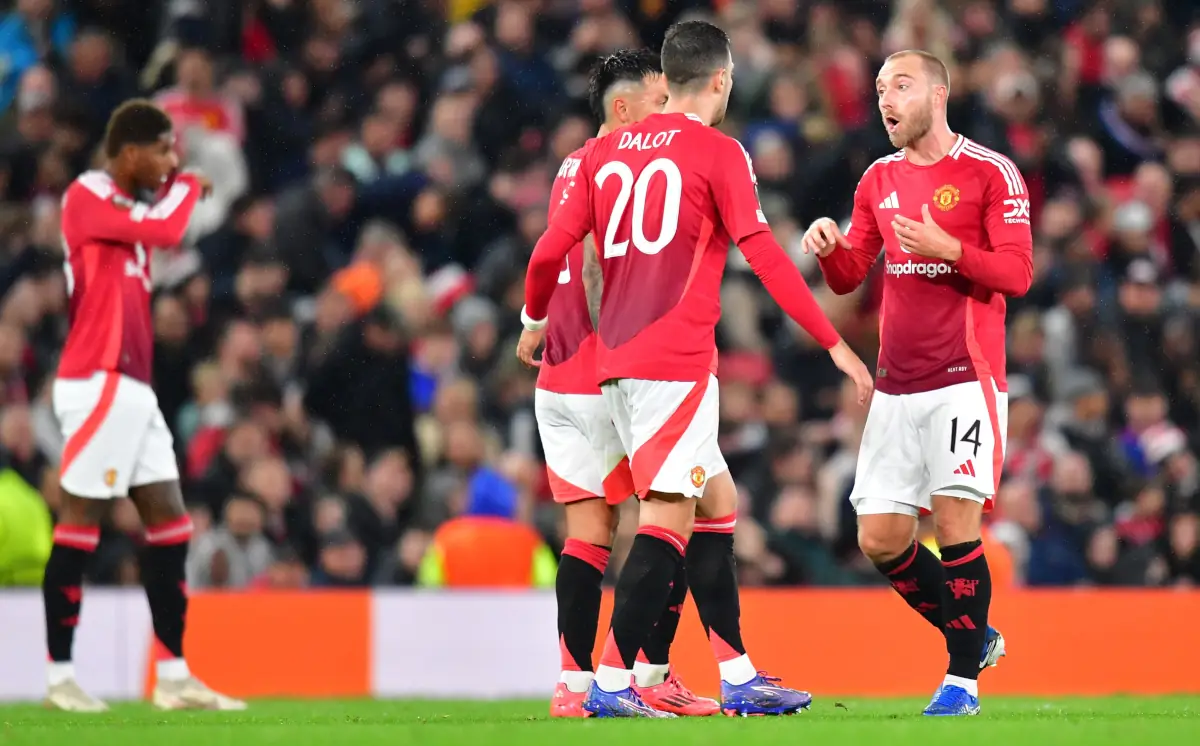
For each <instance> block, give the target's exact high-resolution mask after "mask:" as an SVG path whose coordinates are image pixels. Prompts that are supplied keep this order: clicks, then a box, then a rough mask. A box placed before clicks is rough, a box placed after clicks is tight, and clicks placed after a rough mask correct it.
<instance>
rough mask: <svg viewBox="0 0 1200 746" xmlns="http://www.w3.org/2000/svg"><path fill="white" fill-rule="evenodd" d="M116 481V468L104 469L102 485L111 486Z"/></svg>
mask: <svg viewBox="0 0 1200 746" xmlns="http://www.w3.org/2000/svg"><path fill="white" fill-rule="evenodd" d="M116 483H117V470H116V469H106V470H105V472H104V486H105V487H112V486H113V485H115V484H116Z"/></svg>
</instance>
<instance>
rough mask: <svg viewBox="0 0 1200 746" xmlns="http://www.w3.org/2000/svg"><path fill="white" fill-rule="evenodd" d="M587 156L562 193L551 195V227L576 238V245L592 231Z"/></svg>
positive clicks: (590, 177)
mask: <svg viewBox="0 0 1200 746" xmlns="http://www.w3.org/2000/svg"><path fill="white" fill-rule="evenodd" d="M589 166H590V164H589V163H588V158H587V156H586V155H585V156H584V159H583V162H582V163H580V164H579V169H578V170H577V171H576V172H575V175H574V176H572V177H571V180H570V181H568V182H567V185H566V186H565V187H563V189H562V191H560V192H558V193H557V194H554V195H551V201H550V207H549V217H550V225H553V226H557V227H558V228H559V229H561V230H563V231H565V232H567V233H569V234H571V235H572V236H575V243H579V242H580V241H582V240H583V237H584V236H586V235H587V234H588V233H590V232H591V230H592V205H591V202H592V176H591V169H590V168H589Z"/></svg>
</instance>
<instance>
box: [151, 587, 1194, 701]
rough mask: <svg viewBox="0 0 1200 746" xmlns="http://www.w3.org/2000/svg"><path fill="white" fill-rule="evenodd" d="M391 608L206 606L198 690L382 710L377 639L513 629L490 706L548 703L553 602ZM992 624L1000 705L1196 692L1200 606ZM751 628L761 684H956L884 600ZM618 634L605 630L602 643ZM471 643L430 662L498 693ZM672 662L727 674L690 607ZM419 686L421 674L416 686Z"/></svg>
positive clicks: (1023, 614)
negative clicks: (525, 656)
mask: <svg viewBox="0 0 1200 746" xmlns="http://www.w3.org/2000/svg"><path fill="white" fill-rule="evenodd" d="M381 595H382V594H381ZM393 595H398V596H401V599H400V600H401V603H400V605H399V606H398V607H396V608H400V609H402V611H400V612H392V611H389V612H387V613H385V614H382V615H381V614H380V613H376V612H375V611H374V610H373V605H374V604H376V603H378V597H377V596H375V595H373V594H372V593H371V592H356V591H345V592H307V593H247V594H224V595H216V594H201V595H197V596H196V597H194V598H193V599H192V602H191V609H190V612H189V620H188V632H187V637H186V649H187V656H188V659H189V661H190V663H191V666H192V668H193V670H194V671H195V672H196V673H197V674H198V675H199V676H201V677H202V678H204V679H205V680H206V681H208V682H209V683H211V684H213V685H214V686H218V687H220V688H222V689H223V690H225V691H228V692H230V693H231V694H235V695H237V696H249V697H254V696H276V697H278V696H297V697H335V696H336V697H354V696H372V695H378V694H380V692H379V691H377V690H376V686H375V684H374V683H373V682H376V681H378V680H379V679H380V677H379V676H377V675H376V674H377V673H378V672H377V670H376V669H380V670H382V669H390V670H391V671H393V672H394V671H396V670H400V669H401V667H402V666H404V665H406V661H395V660H389V659H388V658H389V657H394V656H389V655H388V654H387V653H386V651H387V649H388V646H387V645H382V646H380V645H376V644H374V643H373V639H374V638H376V637H378V636H381V635H385V636H391V637H393V638H395V637H397V636H408V638H407V639H413V638H414V637H415V638H416V639H417V641H418V642H420V640H421V639H424V636H425V635H426V633H425V632H423V631H422V630H423V629H428V628H430V627H433V626H437V627H441V628H443V629H445V628H446V627H447V625H450V624H455V625H458V626H455V627H454V629H458V628H459V627H460V626H462V625H464V624H466V625H468V626H466V627H463V629H465V630H467V631H465V632H464V635H469V634H470V632H469V630H470V629H472V627H470V626H469V625H476V626H475V627H474V629H480V628H481V627H480V625H505V626H506V628H511V631H510V632H506V633H505V635H506V636H507V637H506V639H511V640H512V647H513V648H514V649H523V650H529V651H532V652H531V654H530V656H529V657H530V660H531V664H530V666H531V670H529V671H522V672H514V671H513V670H512V668H511V666H506V667H504V668H505V670H497V671H496V672H495V679H496V681H497V682H498V683H497V688H495V689H494V690H491V691H494V692H495V694H493V695H492V696H504V695H506V693H507V691H508V690H506V689H505V688H504V687H505V682H506V681H509V680H511V679H513V678H514V674H515V673H516V674H519V675H518V676H516V678H523V679H524V680H525V685H524V688H523V689H521V690H520V691H516V692H514V693H513V696H529V682H530V680H532V681H533V685H534V687H536V686H537V684H539V683H540V682H541V680H542V678H545V679H546V691H547V692H548V691H550V690H551V689H552V687H553V676H554V672H553V666H554V665H556V660H557V649H558V645H557V641H556V640H555V639H554V638H553V624H554V623H553V618H554V617H553V615H554V609H555V606H554V596H553V594H552V593H533V592H531V593H530V594H527V595H525V594H511V593H510V594H497V595H496V596H495V603H496V604H497V609H498V611H497V614H496V616H495V617H493V618H484V619H480V618H478V616H479V615H478V614H474V615H472V619H470V620H467V621H465V622H464V620H463V619H462V618H461V616H460V615H456V613H455V611H454V609H455V602H454V599H455V596H454V594H452V593H451V594H422V593H405V592H398V593H396V594H393ZM514 596H520V597H521V599H522V600H523V602H528V603H523V604H522V605H521V606H520V609H521V610H522V611H521V613H522V614H525V615H526V616H532V617H536V619H532V620H531V619H529V618H509V617H510V616H512V615H514V614H515V613H513V614H510V613H508V612H504V611H503V609H504V608H511V607H505V606H504V605H505V604H512V603H513V600H512V599H513V598H514ZM475 599H476V601H477V602H478V596H476V597H475ZM488 603H489V604H490V603H492V602H491V601H488ZM381 608H382V607H381ZM388 608H389V609H390V608H392V607H388ZM409 609H411V611H409ZM610 609H611V594H610V595H609V596H607V597H606V599H605V606H604V610H603V612H602V614H603V617H602V619H603V620H604V621H605V622H606V621H607V618H608V614H609V612H610ZM993 612H994V613H993V620H992V621H993V623H994V624H995V625H996V626H997V627H999V628H1000V629H1001V630H1002V631H1003V633H1004V635H1005V637H1006V639H1007V642H1008V649H1009V656H1008V658H1006V659H1004V661H1003V662H1002V663H1001V665H1000V666H999V667H998V668H996V669H993V670H990V671H988V672H987V673H986V674H985V675H984V678H983V686H984V688H985V690H986V691H987V693H989V694H1023V695H1047V696H1055V695H1088V694H1095V695H1101V694H1117V693H1130V694H1165V693H1180V692H1200V675H1197V674H1196V671H1198V670H1200V634H1198V633H1197V632H1196V629H1197V623H1198V622H1200V593H1197V592H1190V591H1189V592H1174V591H1144V590H1130V591H1095V590H1062V591H1030V590H1014V591H1007V592H1003V593H1000V594H997V597H996V599H995V603H994V605H993ZM393 616H395V617H397V618H392V617H393ZM542 617H545V618H542ZM534 621H536V622H538V623H537V624H535V623H533V622H534ZM742 625H743V629H744V638H745V642H746V645H747V649H748V652H749V653H750V656H751V658H752V660H753V661H754V663H755V664H756V665H757V666H758V667H759V668H762V669H765V670H768V671H770V672H771V673H772V674H773V675H776V676H782V677H783V678H784V680H785V682H786V683H788V684H790V685H793V686H797V687H801V688H804V689H808V690H810V691H813V692H814V693H819V694H821V695H825V696H916V695H922V696H924V695H928V694H929V692H930V691H932V688H933V687H934V686H935V685H936V684H937V682H938V681H939V680H940V677H941V676H942V674H943V673H944V671H945V665H944V664H945V651H944V647H943V642H942V639H941V637H940V635H938V634H937V632H936V631H935V630H933V629H931V628H930V627H929V625H928V624H926V623H925V622H924V621H923V620H922V619H921V618H920V617H918V616H917V615H916V614H914V613H913V612H912V611H910V610H909V609H908V607H907V606H905V605H904V603H903V602H902V601H901V600H900V599H899V598H898V597H896V596H895V595H894V594H893V593H892V592H891V591H890V590H886V589H879V590H853V589H847V590H770V589H749V590H746V591H744V592H743V594H742ZM606 628H607V624H606V623H602V624H601V630H600V635H601V638H602V637H603V635H604V634H605V632H606ZM522 636H528V637H529V638H530V639H524V638H523V637H522ZM543 638H548V639H543ZM469 642H470V641H464V643H465V647H464V648H450V649H446V650H445V651H444V653H443V652H442V651H431V654H432V659H433V660H435V661H443V663H440V664H439V666H443V665H444V666H446V667H449V668H454V667H459V668H463V669H464V670H468V669H469V670H470V671H472V672H473V675H474V676H475V677H476V678H478V677H480V676H484V677H490V676H491V673H489V672H488V671H487V667H488V660H487V658H488V654H487V651H479V652H476V653H474V654H472V655H471V656H469V657H470V659H469V660H463V661H461V663H460V662H459V661H458V660H457V659H456V657H455V656H456V653H459V652H461V651H462V650H463V649H466V647H469ZM602 642H603V640H602V639H600V640H598V642H597V646H596V655H597V656H598V655H599V650H600V647H601V644H602ZM381 651H383V652H381ZM533 653H536V655H535V654H533ZM672 658H673V662H674V664H675V666H676V667H677V669H678V671H679V672H680V673H681V674H682V675H683V676H684V678H685V679H686V680H687V681H688V683H689V684H690V685H691V686H693V687H694V688H695V689H696V690H697V691H698V692H704V693H708V694H712V693H715V692H716V690H717V668H716V664H715V662H714V660H713V655H712V652H711V650H710V648H709V646H708V643H707V641H706V639H705V638H704V634H703V631H702V629H701V627H700V623H699V620H698V618H697V617H696V613H695V607H694V605H692V604H691V602H690V601H689V603H688V605H687V607H686V609H685V612H684V619H683V621H682V623H681V624H680V627H679V636H678V638H677V640H676V643H675V646H674V647H673V649H672ZM499 667H500V666H499V665H498V668H499ZM548 667H549V670H547V668H548ZM150 668H151V669H152V668H153V666H151V667H150ZM423 675H424V674H423V672H421V671H414V672H413V673H412V677H413V678H414V680H415V681H416V682H417V684H418V685H419V684H420V682H421V680H422V679H421V677H422V676H423ZM403 676H408V673H407V669H404V672H403ZM148 678H150V676H149V675H148ZM148 683H149V682H148ZM383 693H384V694H387V693H388V692H386V691H385V692H383Z"/></svg>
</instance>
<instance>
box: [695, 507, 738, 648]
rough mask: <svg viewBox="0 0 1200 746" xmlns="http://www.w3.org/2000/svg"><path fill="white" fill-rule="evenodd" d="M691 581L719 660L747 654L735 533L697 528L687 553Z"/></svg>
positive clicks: (703, 620)
mask: <svg viewBox="0 0 1200 746" xmlns="http://www.w3.org/2000/svg"><path fill="white" fill-rule="evenodd" d="M687 566H688V583H689V584H690V585H691V588H692V598H693V599H695V601H696V610H697V611H698V612H700V622H701V624H703V625H704V633H705V634H706V635H708V642H709V644H710V645H712V649H713V654H714V655H715V656H716V658H717V661H718V662H723V661H727V660H732V659H734V658H737V657H738V656H741V655H745V653H746V646H745V645H744V644H743V643H742V607H741V601H740V599H739V597H738V583H737V560H736V558H735V557H734V555H733V532H732V528H730V530H729V531H728V532H726V531H724V530H721V531H704V530H699V529H698V530H697V531H696V533H694V534H692V541H691V542H690V543H689V544H688V553H687Z"/></svg>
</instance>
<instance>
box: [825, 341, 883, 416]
mask: <svg viewBox="0 0 1200 746" xmlns="http://www.w3.org/2000/svg"><path fill="white" fill-rule="evenodd" d="M829 357H831V358H833V364H834V365H836V366H837V367H838V370H840V371H841V372H843V373H845V374H846V375H847V376H848V377H849V378H850V380H851V381H854V387H855V388H856V389H858V403H859V404H862V405H866V404H867V403H868V402H870V401H871V394H872V393H874V391H875V380H874V379H873V378H871V371H869V370H867V366H866V365H865V364H863V361H862V360H861V359H860V358H859V357H858V355H856V354H854V350H852V349H850V345H848V344H846V340H844V339H843V340H840V341H839V342H838V343H837V344H836V345H834V346H833V347H832V348H830V350H829Z"/></svg>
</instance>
